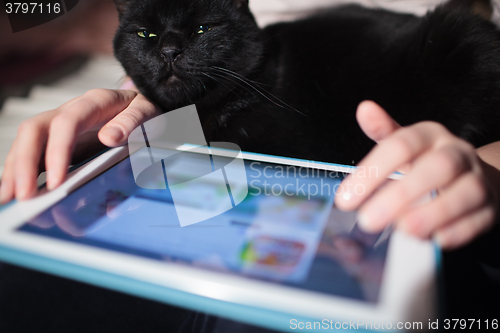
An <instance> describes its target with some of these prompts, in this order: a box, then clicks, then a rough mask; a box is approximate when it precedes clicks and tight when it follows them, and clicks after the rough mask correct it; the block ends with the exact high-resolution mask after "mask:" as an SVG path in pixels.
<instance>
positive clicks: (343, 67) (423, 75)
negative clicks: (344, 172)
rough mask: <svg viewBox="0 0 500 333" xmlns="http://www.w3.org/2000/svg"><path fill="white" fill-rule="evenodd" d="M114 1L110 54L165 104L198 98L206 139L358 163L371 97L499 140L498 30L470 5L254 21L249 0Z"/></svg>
mask: <svg viewBox="0 0 500 333" xmlns="http://www.w3.org/2000/svg"><path fill="white" fill-rule="evenodd" d="M115 1H116V3H117V8H118V10H119V13H120V28H119V30H118V32H117V35H116V37H115V40H114V47H115V55H116V57H117V58H118V60H120V61H121V63H122V64H123V66H124V68H125V70H126V72H127V73H128V74H129V75H130V76H131V77H132V79H133V80H134V82H135V84H136V85H137V87H138V88H139V89H140V91H141V92H142V93H144V95H146V96H147V97H148V98H150V99H152V100H154V101H156V102H157V103H158V104H159V105H160V106H161V107H162V108H163V109H164V110H165V111H169V110H173V109H176V108H179V107H182V106H185V105H189V104H193V103H195V104H196V105H197V108H198V112H199V114H200V118H201V120H202V124H203V128H204V131H205V135H206V137H207V140H208V141H228V142H234V143H237V144H238V145H239V146H240V147H241V148H242V149H243V150H247V151H257V152H263V153H270V154H275V155H284V156H290V157H300V158H305V159H312V160H321V161H330V162H337V163H345V164H350V163H353V162H354V163H356V162H359V160H360V159H361V158H362V157H363V156H364V155H365V154H366V153H367V152H368V151H369V149H370V148H371V147H372V146H373V142H371V141H370V140H369V139H368V138H366V136H365V135H364V134H363V133H362V132H361V130H360V128H359V126H358V125H357V122H356V119H355V111H356V107H357V105H358V104H359V103H360V102H361V101H363V100H367V99H368V100H373V101H375V102H377V103H378V104H380V105H381V106H382V107H384V108H385V109H386V110H387V111H388V112H389V113H390V114H391V115H392V116H393V117H394V118H395V119H396V120H397V121H398V122H399V123H400V124H402V125H408V124H411V123H415V122H418V121H422V120H434V121H438V122H441V123H443V124H444V125H445V126H447V127H448V128H449V129H450V130H451V131H452V132H453V133H455V134H456V135H458V136H460V137H462V138H464V139H466V140H468V141H470V142H471V143H473V144H474V145H476V146H480V145H484V144H486V143H489V142H493V141H496V140H499V139H500V130H499V126H500V32H499V31H498V30H497V29H496V27H495V26H494V25H493V24H492V23H490V22H487V21H484V20H482V19H480V18H478V17H475V16H473V15H471V14H469V13H468V12H465V11H462V10H451V11H450V10H446V9H444V8H438V9H436V10H435V11H433V12H430V13H428V14H427V15H426V16H425V17H422V18H419V17H416V16H413V15H406V14H396V13H392V12H388V11H384V10H371V9H365V8H362V7H359V6H346V7H338V8H332V9H331V10H328V11H323V12H322V13H320V14H317V15H314V16H312V17H309V18H306V19H302V20H299V21H297V22H293V23H280V24H276V25H272V26H269V27H267V28H265V29H259V28H258V27H257V25H256V23H255V20H254V17H253V15H252V14H251V12H250V10H249V8H248V2H247V1H246V0H211V1H207V0H168V1H167V0H128V1H127V0H115Z"/></svg>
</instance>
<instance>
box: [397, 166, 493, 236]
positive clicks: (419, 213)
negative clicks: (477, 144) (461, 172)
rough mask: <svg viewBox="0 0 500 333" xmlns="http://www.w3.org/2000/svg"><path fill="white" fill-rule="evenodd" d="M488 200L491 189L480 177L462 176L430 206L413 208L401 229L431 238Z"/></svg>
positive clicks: (404, 217)
mask: <svg viewBox="0 0 500 333" xmlns="http://www.w3.org/2000/svg"><path fill="white" fill-rule="evenodd" d="M487 201H488V190H487V189H486V186H485V185H484V183H483V182H482V181H481V180H480V179H479V177H477V176H476V175H474V174H472V173H469V174H466V175H465V176H463V177H460V178H459V179H458V180H457V181H456V182H454V183H453V184H452V185H450V186H449V187H448V188H446V189H445V190H443V191H441V194H440V195H439V197H437V198H436V199H434V200H432V201H431V202H430V203H428V204H426V205H424V206H420V207H417V208H414V209H412V210H411V211H409V212H408V213H407V214H405V215H404V216H403V217H402V218H400V219H398V224H397V226H398V227H399V228H401V229H402V230H404V231H405V232H407V233H409V234H412V235H415V236H417V237H420V238H423V239H427V238H429V237H430V236H431V235H432V234H433V233H434V231H436V230H438V229H440V228H443V227H444V226H446V225H447V224H449V223H450V222H451V221H455V220H457V219H459V218H461V217H463V216H465V215H467V214H470V213H471V212H473V211H476V210H477V209H479V208H481V207H484V205H485V203H486V202H487Z"/></svg>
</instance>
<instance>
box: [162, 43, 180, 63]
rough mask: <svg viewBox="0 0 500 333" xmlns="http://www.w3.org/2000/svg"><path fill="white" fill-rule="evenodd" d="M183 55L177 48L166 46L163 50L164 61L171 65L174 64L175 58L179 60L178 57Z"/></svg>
mask: <svg viewBox="0 0 500 333" xmlns="http://www.w3.org/2000/svg"><path fill="white" fill-rule="evenodd" d="M181 53H182V51H181V50H180V49H179V48H177V47H172V46H166V47H164V48H162V49H161V55H162V57H163V59H164V60H165V61H168V62H169V63H172V62H174V60H175V58H177V56H178V55H179V54H181Z"/></svg>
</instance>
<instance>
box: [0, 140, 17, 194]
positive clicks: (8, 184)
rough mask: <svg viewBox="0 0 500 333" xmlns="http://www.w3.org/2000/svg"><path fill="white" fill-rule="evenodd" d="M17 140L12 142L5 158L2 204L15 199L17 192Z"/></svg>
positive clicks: (1, 189)
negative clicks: (15, 164) (15, 163)
mask: <svg viewBox="0 0 500 333" xmlns="http://www.w3.org/2000/svg"><path fill="white" fill-rule="evenodd" d="M15 146H16V141H14V143H13V144H12V147H11V149H10V151H9V153H8V155H7V158H6V159H5V168H4V171H3V174H2V182H1V183H0V204H6V203H8V202H9V201H11V200H12V199H14V194H15V190H14V188H15V180H14V175H15V172H14V170H15V168H14V160H15V154H14V152H15V151H16V149H15Z"/></svg>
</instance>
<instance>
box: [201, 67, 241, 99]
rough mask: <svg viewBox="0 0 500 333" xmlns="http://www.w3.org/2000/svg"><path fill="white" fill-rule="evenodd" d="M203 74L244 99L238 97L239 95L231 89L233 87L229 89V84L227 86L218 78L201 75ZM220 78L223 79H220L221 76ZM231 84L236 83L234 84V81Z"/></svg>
mask: <svg viewBox="0 0 500 333" xmlns="http://www.w3.org/2000/svg"><path fill="white" fill-rule="evenodd" d="M201 74H203V75H205V76H206V77H208V78H209V79H212V80H214V81H215V82H217V83H219V84H221V85H223V86H224V87H226V88H227V89H228V90H229V91H230V92H232V93H234V94H235V95H236V96H238V97H239V98H242V97H241V96H240V95H238V94H237V93H236V92H235V91H234V90H233V89H231V87H229V86H228V85H227V84H225V83H223V82H221V81H219V80H217V79H216V78H214V77H212V76H210V75H208V74H207V73H201ZM219 78H223V77H220V76H219ZM224 79H226V80H227V78H224ZM230 82H231V83H235V82H233V81H230Z"/></svg>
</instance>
